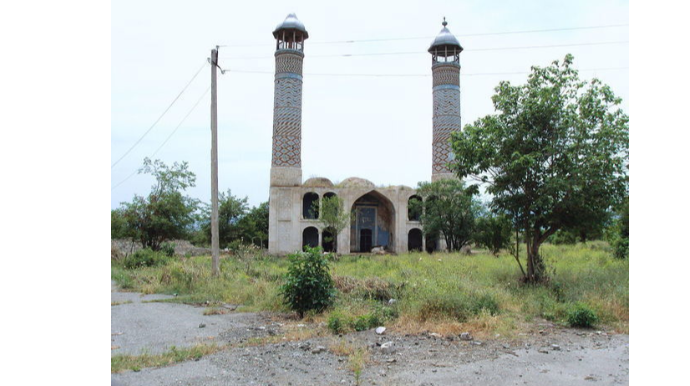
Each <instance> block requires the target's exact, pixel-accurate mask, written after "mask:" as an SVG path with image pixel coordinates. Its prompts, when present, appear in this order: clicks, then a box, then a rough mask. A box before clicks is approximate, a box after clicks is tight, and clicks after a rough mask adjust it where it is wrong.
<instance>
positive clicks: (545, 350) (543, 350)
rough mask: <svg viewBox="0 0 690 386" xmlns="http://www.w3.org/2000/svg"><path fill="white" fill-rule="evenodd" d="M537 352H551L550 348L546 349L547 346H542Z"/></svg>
mask: <svg viewBox="0 0 690 386" xmlns="http://www.w3.org/2000/svg"><path fill="white" fill-rule="evenodd" d="M537 352H540V353H542V354H548V353H549V350H547V349H545V348H540V349H539V350H537Z"/></svg>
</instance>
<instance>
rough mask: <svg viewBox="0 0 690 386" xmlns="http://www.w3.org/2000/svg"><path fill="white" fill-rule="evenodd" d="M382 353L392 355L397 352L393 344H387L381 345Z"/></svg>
mask: <svg viewBox="0 0 690 386" xmlns="http://www.w3.org/2000/svg"><path fill="white" fill-rule="evenodd" d="M381 351H382V352H383V353H385V354H392V353H394V352H395V347H394V346H393V342H386V343H384V344H382V345H381Z"/></svg>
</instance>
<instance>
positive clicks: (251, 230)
mask: <svg viewBox="0 0 690 386" xmlns="http://www.w3.org/2000/svg"><path fill="white" fill-rule="evenodd" d="M237 226H238V227H239V228H240V235H241V237H242V238H243V239H244V240H246V241H250V242H251V243H252V244H255V245H258V246H260V247H262V248H268V202H262V203H261V204H259V206H256V207H253V208H251V209H250V210H249V212H248V213H247V214H246V215H245V216H244V217H242V218H241V219H240V220H239V221H238V223H237Z"/></svg>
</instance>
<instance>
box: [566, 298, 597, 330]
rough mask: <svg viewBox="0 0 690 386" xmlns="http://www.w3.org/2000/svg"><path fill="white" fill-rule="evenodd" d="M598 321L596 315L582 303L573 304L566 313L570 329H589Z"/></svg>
mask: <svg viewBox="0 0 690 386" xmlns="http://www.w3.org/2000/svg"><path fill="white" fill-rule="evenodd" d="M598 320H599V318H597V314H596V313H595V312H594V311H592V309H591V308H589V306H587V305H586V304H584V303H580V302H578V303H575V305H574V306H573V308H572V309H571V310H570V311H568V324H569V325H570V326H571V327H585V328H589V327H592V325H594V323H596V322H597V321H598Z"/></svg>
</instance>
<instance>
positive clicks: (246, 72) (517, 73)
mask: <svg viewBox="0 0 690 386" xmlns="http://www.w3.org/2000/svg"><path fill="white" fill-rule="evenodd" d="M627 69H628V67H608V68H584V69H580V70H578V71H616V70H627ZM230 72H231V73H240V74H266V75H268V74H271V75H272V74H275V72H272V71H253V70H246V71H245V70H230ZM529 73H530V72H529V71H516V72H475V73H466V74H463V73H461V74H460V76H461V77H463V76H492V75H523V74H529ZM304 76H343V77H419V78H422V77H424V78H428V77H430V76H431V74H328V73H312V74H310V73H307V74H304Z"/></svg>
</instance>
